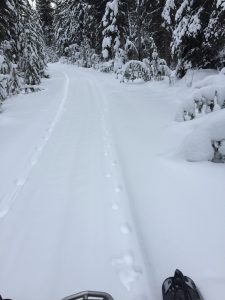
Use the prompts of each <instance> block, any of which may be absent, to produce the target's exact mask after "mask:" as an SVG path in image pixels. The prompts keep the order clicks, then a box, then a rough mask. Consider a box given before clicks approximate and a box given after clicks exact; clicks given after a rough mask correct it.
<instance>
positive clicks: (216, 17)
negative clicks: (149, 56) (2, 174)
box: [163, 0, 225, 77]
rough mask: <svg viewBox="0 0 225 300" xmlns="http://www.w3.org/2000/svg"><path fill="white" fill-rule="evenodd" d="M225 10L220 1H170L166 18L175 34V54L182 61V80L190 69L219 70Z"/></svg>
mask: <svg viewBox="0 0 225 300" xmlns="http://www.w3.org/2000/svg"><path fill="white" fill-rule="evenodd" d="M223 9H224V8H223V1H220V0H212V1H205V0H199V1H193V0H184V1H182V2H181V1H179V0H167V1H166V3H165V7H164V11H163V17H164V20H165V25H166V27H167V28H168V30H169V31H170V32H171V34H172V44H171V47H172V49H171V50H172V54H173V55H174V57H175V58H176V59H177V61H178V66H177V74H178V76H180V77H182V76H183V75H184V74H185V73H186V71H187V70H188V69H189V68H216V67H217V66H218V64H219V50H221V48H222V45H220V46H219V44H223V45H224V39H223V38H222V37H223V32H224V25H225V21H224V20H225V19H224V16H223ZM220 28H222V30H221V29H220ZM220 37H221V39H220ZM218 42H219V43H218ZM219 48H220V49H219Z"/></svg>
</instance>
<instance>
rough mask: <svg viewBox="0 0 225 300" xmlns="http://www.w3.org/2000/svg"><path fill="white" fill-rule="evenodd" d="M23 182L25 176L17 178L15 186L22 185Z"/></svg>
mask: <svg viewBox="0 0 225 300" xmlns="http://www.w3.org/2000/svg"><path fill="white" fill-rule="evenodd" d="M25 183H26V178H23V177H21V178H18V179H16V181H15V184H16V186H23V185H24V184H25Z"/></svg>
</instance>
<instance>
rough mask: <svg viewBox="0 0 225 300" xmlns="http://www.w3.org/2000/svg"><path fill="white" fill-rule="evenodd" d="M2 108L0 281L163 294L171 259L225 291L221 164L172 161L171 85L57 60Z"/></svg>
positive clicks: (19, 296)
mask: <svg viewBox="0 0 225 300" xmlns="http://www.w3.org/2000/svg"><path fill="white" fill-rule="evenodd" d="M50 71H51V79H50V80H47V81H46V82H45V83H44V84H43V88H44V90H43V91H41V92H39V93H36V94H32V95H26V96H24V95H21V96H19V97H16V98H12V99H10V100H8V101H7V103H6V104H5V106H4V113H3V114H2V115H1V118H0V134H1V140H2V145H1V149H0V162H1V170H0V172H1V182H0V188H1V189H0V291H1V293H2V294H3V295H4V296H8V297H12V298H13V299H15V300H27V299H32V300H53V299H54V300H55V299H61V298H62V297H64V296H66V295H69V294H72V293H75V292H78V291H82V290H87V289H88V290H102V291H106V292H109V293H111V294H112V295H113V296H114V298H115V299H118V300H128V299H129V300H130V299H144V300H147V299H149V300H159V299H161V283H162V280H163V279H164V278H165V277H166V276H169V275H171V274H172V272H173V271H174V269H175V268H177V267H179V268H180V269H182V270H183V271H184V272H185V273H187V274H188V275H190V276H191V277H193V279H194V280H195V281H196V282H198V285H199V286H200V288H201V290H202V292H203V295H204V296H207V298H206V299H208V300H214V299H215V291H216V295H217V298H218V299H219V298H220V297H221V296H222V295H224V294H225V243H224V238H225V237H224V228H225V218H224V213H225V204H224V196H225V192H224V182H225V172H224V169H223V168H224V166H223V165H212V164H210V163H203V164H190V163H185V162H182V161H180V160H179V159H172V158H171V157H170V155H168V154H170V153H173V152H174V149H176V148H177V147H178V145H179V143H180V142H181V141H182V139H183V138H184V137H185V135H186V134H188V133H189V132H190V130H191V128H190V126H187V124H175V123H173V119H174V112H175V110H176V105H177V104H176V101H175V100H176V93H179V92H181V91H179V90H178V89H176V88H170V89H168V86H167V84H166V83H150V84H148V85H143V84H134V85H129V84H120V83H119V82H118V81H116V80H114V79H113V77H112V75H105V74H101V73H98V72H96V71H93V70H85V69H79V68H75V67H73V66H67V65H60V64H55V65H52V66H51V67H50Z"/></svg>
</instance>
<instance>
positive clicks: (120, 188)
mask: <svg viewBox="0 0 225 300" xmlns="http://www.w3.org/2000/svg"><path fill="white" fill-rule="evenodd" d="M115 192H116V193H118V194H119V193H121V192H122V187H121V186H117V187H115Z"/></svg>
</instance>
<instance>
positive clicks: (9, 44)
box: [0, 0, 20, 100]
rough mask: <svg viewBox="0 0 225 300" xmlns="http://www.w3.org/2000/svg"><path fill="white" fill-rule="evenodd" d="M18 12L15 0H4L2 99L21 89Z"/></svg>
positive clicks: (0, 64) (0, 50) (0, 13)
mask: <svg viewBox="0 0 225 300" xmlns="http://www.w3.org/2000/svg"><path fill="white" fill-rule="evenodd" d="M17 37H18V34H17V12H16V6H15V2H14V0H8V1H2V7H1V11H0V57H1V58H0V99H1V100H4V99H5V98H6V97H8V96H10V95H15V94H17V93H18V92H19V91H20V79H19V76H18V70H17V65H16V62H17V52H18V51H17V50H18V44H17Z"/></svg>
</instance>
